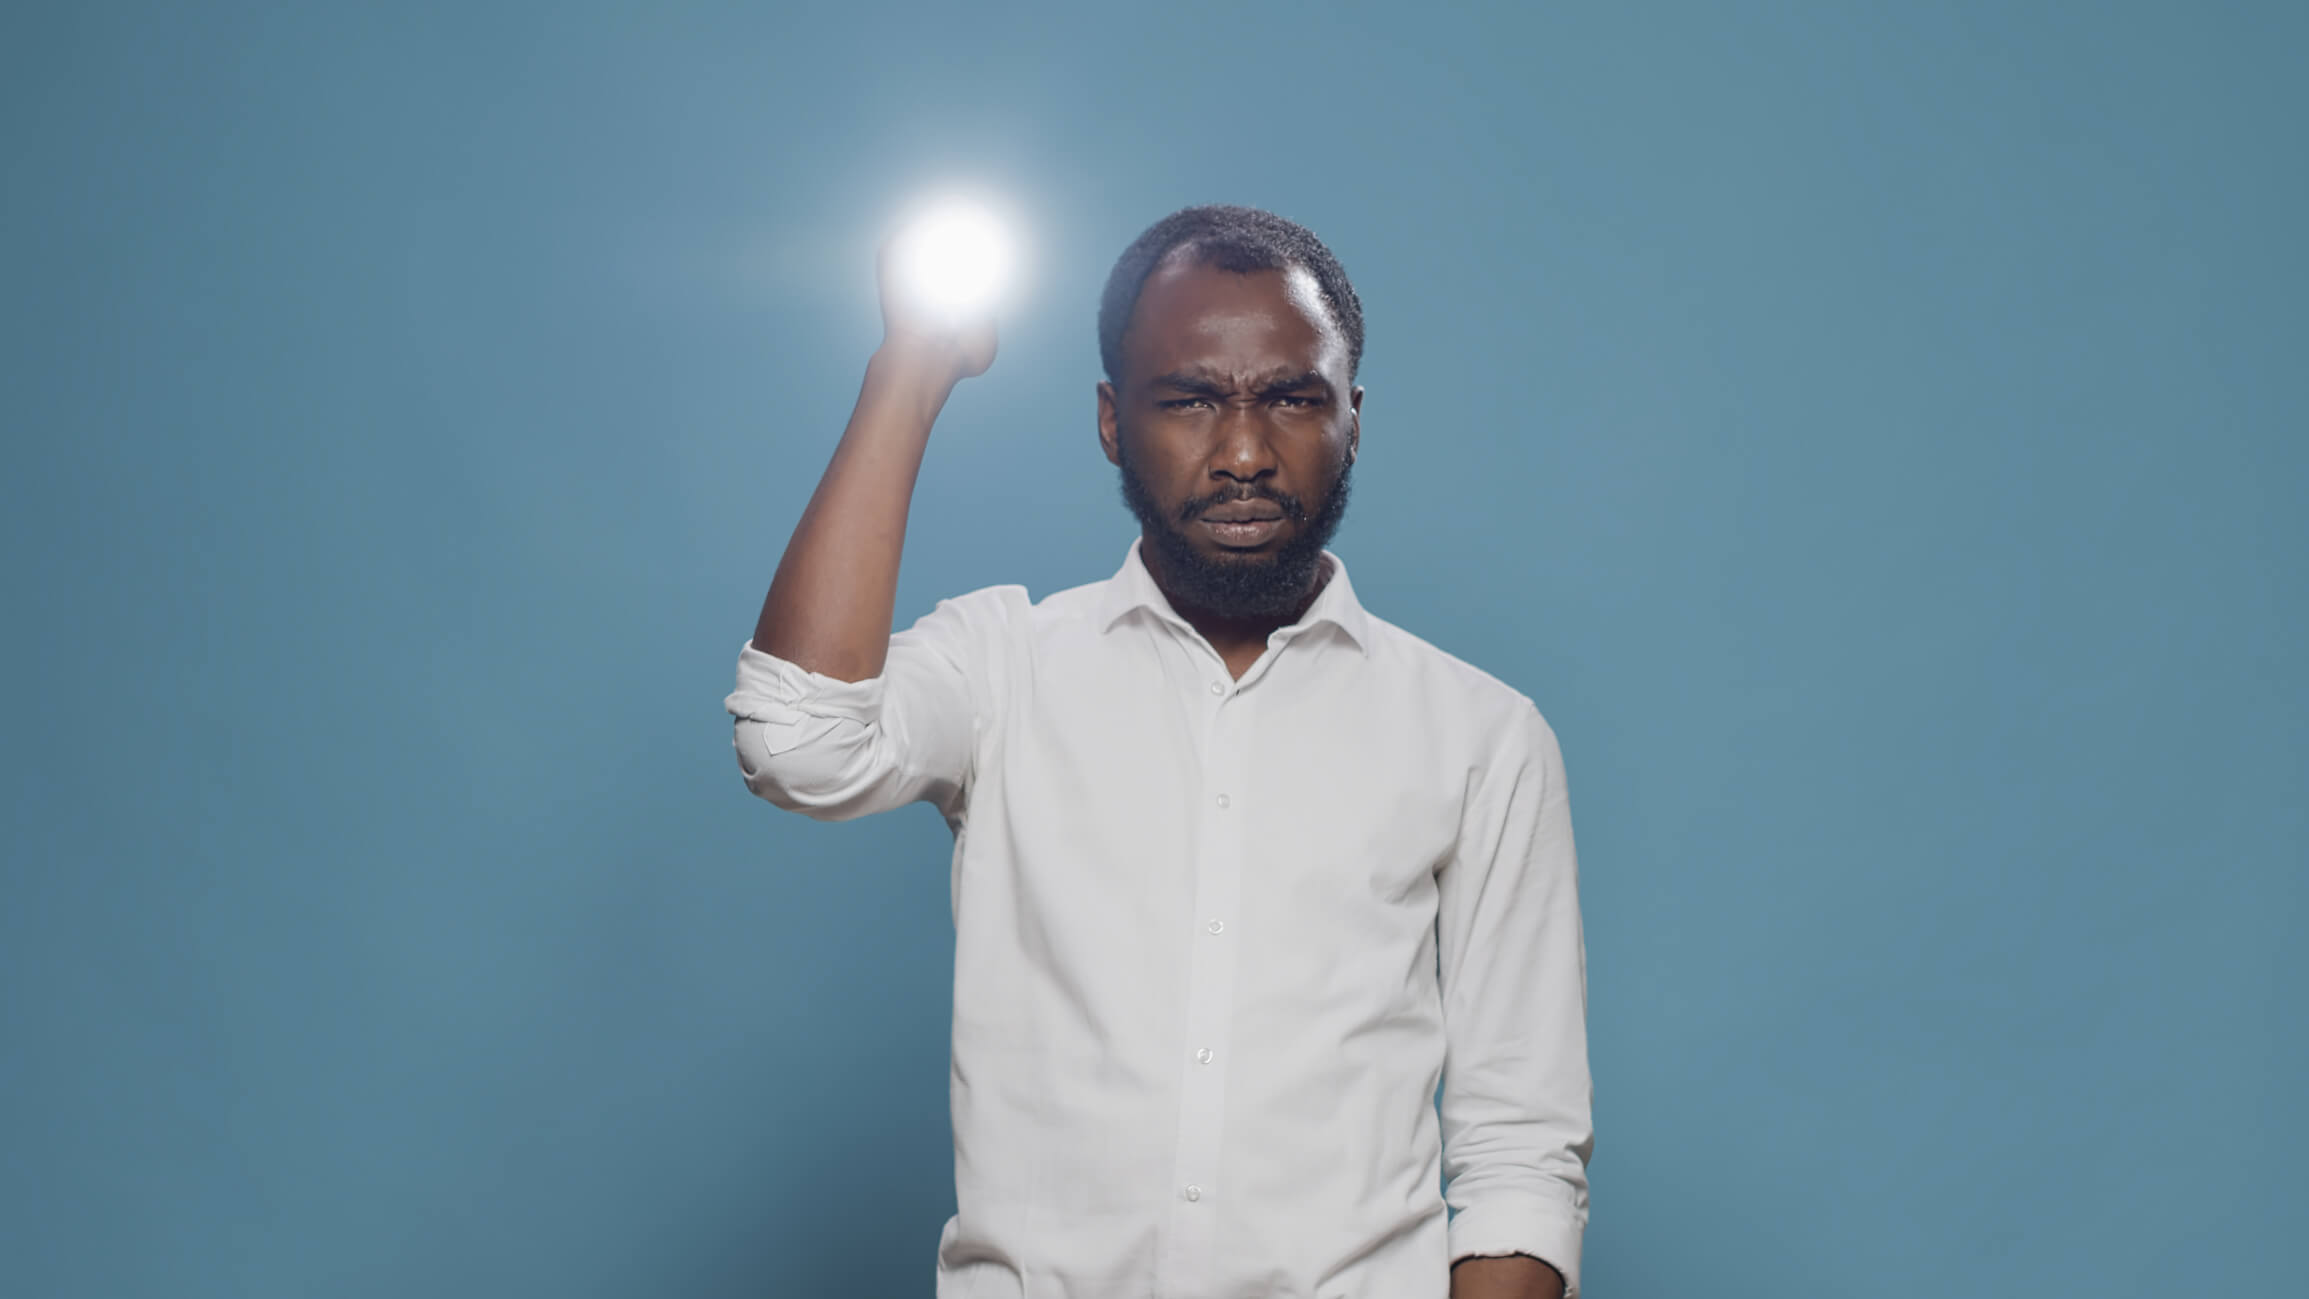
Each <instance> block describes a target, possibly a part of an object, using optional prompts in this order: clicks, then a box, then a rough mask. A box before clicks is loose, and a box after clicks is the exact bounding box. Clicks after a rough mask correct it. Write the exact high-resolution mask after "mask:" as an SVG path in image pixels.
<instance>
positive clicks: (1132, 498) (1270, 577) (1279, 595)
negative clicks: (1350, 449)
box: [1114, 428, 1354, 619]
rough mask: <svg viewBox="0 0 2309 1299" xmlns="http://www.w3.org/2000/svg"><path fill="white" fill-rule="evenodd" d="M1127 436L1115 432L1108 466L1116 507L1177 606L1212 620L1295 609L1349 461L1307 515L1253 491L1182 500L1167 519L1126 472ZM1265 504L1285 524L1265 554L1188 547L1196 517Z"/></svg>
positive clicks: (1314, 569)
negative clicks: (1225, 507)
mask: <svg viewBox="0 0 2309 1299" xmlns="http://www.w3.org/2000/svg"><path fill="white" fill-rule="evenodd" d="M1129 446H1130V434H1129V432H1128V430H1125V429H1121V428H1117V429H1116V430H1115V447H1114V449H1115V462H1116V467H1117V468H1118V469H1120V470H1121V472H1122V499H1123V504H1125V505H1128V506H1129V507H1130V512H1131V513H1132V514H1135V515H1137V516H1138V521H1139V525H1140V527H1141V528H1142V529H1143V530H1144V534H1145V537H1146V544H1147V545H1148V546H1150V547H1152V548H1153V549H1154V550H1155V552H1156V556H1157V561H1158V564H1159V567H1158V569H1157V571H1158V572H1160V573H1161V575H1162V577H1163V582H1164V585H1165V586H1167V587H1168V588H1170V589H1168V590H1167V591H1166V592H1165V594H1166V595H1168V596H1170V598H1171V599H1172V600H1173V601H1174V602H1176V603H1178V604H1182V605H1185V606H1188V607H1190V608H1193V609H1195V610H1197V611H1200V612H1203V613H1208V614H1212V615H1214V616H1217V617H1220V618H1239V619H1262V618H1281V617H1285V616H1287V615H1289V614H1290V613H1292V612H1293V611H1295V610H1296V609H1298V607H1299V605H1300V603H1301V602H1302V601H1304V600H1305V599H1306V598H1307V593H1308V592H1309V591H1310V590H1311V589H1312V588H1313V586H1314V582H1315V578H1316V576H1317V575H1318V574H1319V573H1320V572H1321V571H1322V567H1323V548H1324V547H1325V546H1328V545H1329V544H1330V543H1331V538H1332V536H1333V535H1334V534H1336V533H1337V532H1338V531H1339V523H1340V521H1341V520H1342V519H1344V518H1345V517H1346V515H1347V495H1348V491H1349V489H1350V487H1351V486H1352V485H1353V480H1354V462H1353V461H1351V460H1349V459H1347V458H1346V457H1345V456H1343V455H1342V456H1341V457H1340V458H1339V472H1338V473H1337V475H1336V476H1335V477H1334V478H1333V480H1332V483H1331V489H1330V491H1329V492H1327V493H1325V494H1324V496H1323V501H1322V504H1321V505H1319V506H1317V507H1316V509H1315V511H1314V513H1312V514H1309V513H1308V512H1307V509H1306V506H1305V504H1304V503H1303V502H1302V501H1301V500H1300V499H1299V498H1298V497H1296V496H1291V495H1288V494H1286V493H1282V492H1276V491H1272V490H1269V489H1267V488H1265V487H1255V488H1253V489H1252V490H1251V491H1250V492H1248V493H1244V494H1227V493H1221V494H1219V495H1216V496H1207V497H1197V498H1195V499H1193V500H1190V501H1188V502H1187V503H1186V504H1185V505H1184V506H1182V507H1181V508H1180V510H1179V513H1178V516H1177V517H1175V518H1173V517H1171V516H1169V515H1166V514H1165V513H1163V511H1162V508H1161V507H1160V506H1158V505H1156V504H1155V500H1154V495H1153V493H1151V492H1149V491H1148V490H1147V485H1146V482H1145V481H1144V480H1143V479H1141V478H1140V477H1139V476H1138V473H1137V471H1136V470H1134V469H1133V468H1132V467H1131V462H1130V452H1129V450H1128V448H1129ZM1252 498H1257V499H1260V500H1266V501H1272V502H1274V504H1275V505H1276V506H1277V507H1278V508H1279V509H1281V510H1282V511H1283V517H1284V518H1285V519H1288V520H1289V521H1290V523H1291V525H1292V528H1291V533H1290V535H1289V536H1288V537H1286V538H1285V539H1284V541H1283V544H1282V545H1280V546H1277V547H1276V548H1275V549H1274V550H1272V551H1265V552H1258V551H1239V552H1234V553H1229V554H1223V555H1216V556H1214V555H1207V554H1205V553H1204V552H1202V551H1201V550H1198V549H1196V548H1195V544H1194V542H1193V541H1191V540H1189V539H1188V537H1187V534H1186V528H1187V527H1188V525H1189V524H1191V523H1192V522H1193V520H1195V519H1196V518H1199V517H1200V516H1201V515H1202V514H1203V513H1204V512H1206V511H1208V510H1212V509H1215V508H1217V507H1218V506H1219V505H1220V504H1221V503H1222V502H1226V501H1239V500H1250V499H1252Z"/></svg>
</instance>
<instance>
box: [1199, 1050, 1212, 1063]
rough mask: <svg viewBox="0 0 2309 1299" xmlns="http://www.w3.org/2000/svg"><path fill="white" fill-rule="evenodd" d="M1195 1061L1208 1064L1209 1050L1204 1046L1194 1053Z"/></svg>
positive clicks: (1209, 1060) (1209, 1059) (1209, 1058)
mask: <svg viewBox="0 0 2309 1299" xmlns="http://www.w3.org/2000/svg"><path fill="white" fill-rule="evenodd" d="M1195 1059H1196V1060H1198V1061H1200V1062H1201V1063H1203V1064H1209V1063H1210V1062H1211V1049H1210V1048H1209V1047H1207V1046H1206V1047H1204V1048H1203V1049H1202V1050H1200V1051H1197V1052H1195Z"/></svg>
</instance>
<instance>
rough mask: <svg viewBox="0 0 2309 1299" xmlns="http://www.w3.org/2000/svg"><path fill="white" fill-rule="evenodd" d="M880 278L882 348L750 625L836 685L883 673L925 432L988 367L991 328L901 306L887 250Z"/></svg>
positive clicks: (781, 654)
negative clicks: (955, 323) (945, 321)
mask: <svg viewBox="0 0 2309 1299" xmlns="http://www.w3.org/2000/svg"><path fill="white" fill-rule="evenodd" d="M878 280H879V289H880V292H881V298H882V346H881V347H880V348H878V349H876V350H875V352H874V356H873V359H872V360H870V361H869V362H867V365H866V381H865V383H864V385H863V386H862V387H861V388H860V389H859V392H858V405H857V408H856V409H855V410H853V411H852V412H851V414H850V425H849V427H848V428H846V429H844V430H843V432H842V441H841V444H840V445H839V446H837V447H835V449H834V458H833V461H832V463H830V464H828V465H827V466H826V473H825V476H824V477H823V478H821V479H820V480H819V481H818V490H817V491H816V493H814V494H813V495H812V496H811V497H810V504H809V506H808V508H806V509H804V510H803V511H802V520H801V522H800V523H798V524H796V525H795V526H794V535H793V539H792V540H791V541H789V542H787V543H786V553H785V556H784V557H783V558H782V559H780V560H779V561H778V571H777V574H776V576H775V577H773V578H772V579H771V581H770V593H769V595H768V596H767V597H766V598H765V599H764V600H763V601H762V615H761V618H760V619H759V620H758V621H756V622H755V624H754V639H753V646H754V648H755V649H758V650H760V651H762V652H763V653H765V654H771V655H775V656H777V657H778V658H781V659H785V660H786V661H788V662H790V663H794V664H797V665H799V666H801V667H804V668H807V669H809V670H810V671H812V672H819V673H823V674H824V675H826V676H830V677H835V678H837V679H839V680H843V681H862V680H865V679H866V678H868V677H872V676H875V675H878V674H879V673H880V672H881V671H882V661H883V654H884V651H885V650H886V649H887V648H888V645H889V639H890V619H891V613H892V610H893V607H894V605H895V603H896V601H897V598H898V557H899V553H900V551H901V550H902V549H903V548H904V546H905V543H906V513H907V510H908V508H909V507H910V506H911V505H912V504H913V500H914V480H915V476H916V475H917V474H918V473H919V472H920V471H921V468H922V453H923V450H924V448H925V447H926V446H927V445H928V443H929V440H930V426H931V424H932V423H933V422H934V421H935V420H936V419H937V418H938V412H939V411H940V410H941V409H942V408H943V407H944V406H945V404H946V398H947V396H948V394H950V393H952V392H953V390H954V385H955V384H957V383H959V382H961V381H962V380H964V379H966V378H969V377H971V376H973V375H978V374H983V373H985V371H986V367H987V366H989V365H991V364H993V362H994V348H995V340H994V324H993V321H992V320H990V319H980V320H977V321H974V322H971V323H968V324H966V325H963V326H961V327H959V328H953V327H945V326H943V325H942V324H941V323H939V322H937V321H935V320H933V319H931V318H929V317H928V316H927V315H926V313H924V312H923V311H922V310H920V309H919V308H916V307H912V306H910V305H909V304H908V302H907V301H906V299H905V297H904V294H903V293H902V292H900V291H899V287H898V286H896V285H894V284H893V283H892V282H891V277H890V249H889V247H888V245H885V246H884V248H883V250H882V256H881V265H880V266H879V268H878Z"/></svg>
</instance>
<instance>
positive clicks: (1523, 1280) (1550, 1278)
mask: <svg viewBox="0 0 2309 1299" xmlns="http://www.w3.org/2000/svg"><path fill="white" fill-rule="evenodd" d="M1451 1299H1563V1276H1562V1274H1561V1273H1559V1272H1557V1271H1556V1270H1555V1269H1554V1268H1552V1267H1550V1266H1548V1265H1547V1264H1545V1263H1542V1262H1540V1261H1539V1260H1538V1259H1536V1258H1532V1257H1530V1256H1529V1255H1525V1254H1515V1255H1511V1256H1509V1257H1506V1258H1463V1259H1461V1260H1459V1261H1458V1262H1457V1263H1454V1264H1452V1266H1451Z"/></svg>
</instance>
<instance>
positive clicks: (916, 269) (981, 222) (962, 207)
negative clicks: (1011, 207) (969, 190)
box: [891, 199, 1012, 322]
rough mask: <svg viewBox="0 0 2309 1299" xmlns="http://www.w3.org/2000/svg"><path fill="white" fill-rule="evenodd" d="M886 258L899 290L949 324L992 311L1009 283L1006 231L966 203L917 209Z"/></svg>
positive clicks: (958, 201) (979, 208) (948, 202)
mask: <svg viewBox="0 0 2309 1299" xmlns="http://www.w3.org/2000/svg"><path fill="white" fill-rule="evenodd" d="M891 254H892V259H893V266H892V269H893V270H894V271H895V272H896V274H897V283H898V285H899V288H900V290H901V291H902V292H904V293H905V294H906V295H907V296H908V297H910V298H912V299H913V300H914V302H915V303H917V304H918V305H920V306H921V307H922V308H923V309H925V310H927V311H930V312H932V313H934V314H936V315H938V316H940V317H942V318H944V319H945V320H947V321H949V322H959V321H962V320H966V319H970V318H973V317H977V316H982V315H985V314H986V313H988V312H990V311H992V310H993V309H994V306H995V305H996V303H997V302H999V301H1000V300H1001V297H1002V292H1003V290H1004V289H1005V288H1006V287H1008V285H1009V282H1010V271H1011V261H1012V250H1011V243H1010V236H1009V233H1008V232H1007V231H1005V230H1004V229H1003V227H1002V222H1001V221H999V220H997V219H996V218H995V216H994V214H993V213H992V212H990V211H988V210H987V209H986V208H985V207H984V206H982V205H980V204H977V203H973V202H971V201H969V200H967V199H947V200H944V201H942V202H939V203H936V204H933V205H931V206H929V207H927V208H925V209H923V210H922V211H921V212H920V213H918V214H917V215H916V216H915V217H914V219H913V220H911V221H909V222H907V224H906V227H905V229H904V230H902V231H901V232H900V233H899V235H898V240H897V243H896V244H895V245H894V246H893V247H892V248H891Z"/></svg>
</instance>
